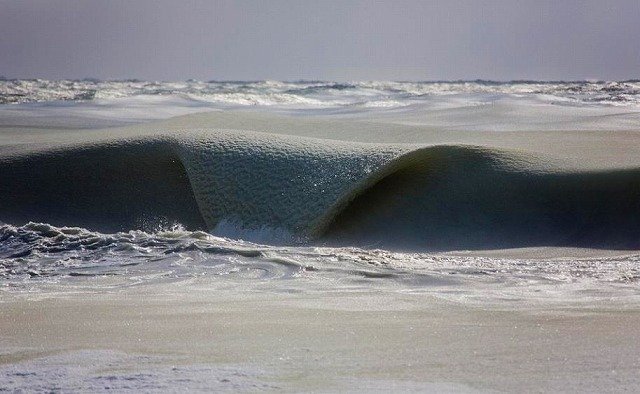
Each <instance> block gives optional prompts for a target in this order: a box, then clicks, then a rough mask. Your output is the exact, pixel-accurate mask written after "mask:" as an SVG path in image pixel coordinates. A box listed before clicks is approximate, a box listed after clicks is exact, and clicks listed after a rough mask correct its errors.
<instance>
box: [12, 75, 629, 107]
mask: <svg viewBox="0 0 640 394" xmlns="http://www.w3.org/2000/svg"><path fill="white" fill-rule="evenodd" d="M156 96H163V97H171V96H173V97H179V98H183V99H187V100H191V101H194V102H197V103H200V104H202V105H207V106H212V107H220V108H228V107H242V106H267V107H285V108H287V107H289V108H300V109H304V108H308V109H317V108H326V109H346V110H354V109H358V108H360V109H361V110H366V109H369V110H376V109H385V108H399V107H405V106H410V105H415V104H424V103H432V104H434V105H443V103H444V105H446V101H447V98H449V99H450V100H454V101H455V100H456V99H459V98H461V97H467V98H469V97H470V98H472V99H473V100H475V101H478V102H483V101H487V100H488V101H495V100H496V99H498V98H500V97H503V98H504V97H512V98H517V97H522V96H536V97H538V98H539V99H540V100H543V101H546V102H555V103H558V102H560V103H564V104H567V105H585V104H607V105H634V106H635V105H638V104H640V82H638V81H622V82H607V81H578V82H545V81H513V82H494V81H439V82H384V81H372V82H350V83H337V82H323V81H310V82H308V81H301V82H277V81H256V82H218V81H209V82H204V81H195V80H189V81H184V82H157V81H138V80H128V81H99V80H75V81H71V80H59V81H48V80H40V79H37V80H0V104H6V103H34V102H51V101H60V100H64V101H92V100H111V99H122V98H131V97H156ZM443 100H444V101H443Z"/></svg>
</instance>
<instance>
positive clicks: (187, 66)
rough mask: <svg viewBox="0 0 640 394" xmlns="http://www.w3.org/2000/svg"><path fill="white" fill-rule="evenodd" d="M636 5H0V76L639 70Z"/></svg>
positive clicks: (330, 76) (16, 1)
mask: <svg viewBox="0 0 640 394" xmlns="http://www.w3.org/2000/svg"><path fill="white" fill-rule="evenodd" d="M638 21H640V1H639V0H508V1H507V0H441V1H436V0H432V1H429V0H388V1H361V0H351V1H350V0H338V1H334V0H322V1H318V0H309V1H305V0H261V1H251V0H245V1H240V0H238V1H226V0H221V1H215V0H214V1H200V0H174V1H168V0H149V1H147V0H136V1H130V0H93V1H92V0H45V1H41V0H11V1H9V0H0V75H2V76H5V77H7V78H46V79H82V78H99V79H129V78H131V79H133V78H137V79H145V80H185V79H190V78H193V79H200V80H265V79H272V80H299V79H306V80H336V81H348V80H457V79H491V80H514V79H536V80H583V79H601V80H623V79H634V78H635V79H638V78H640V22H638Z"/></svg>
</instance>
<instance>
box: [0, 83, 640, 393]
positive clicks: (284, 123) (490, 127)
mask: <svg viewBox="0 0 640 394" xmlns="http://www.w3.org/2000/svg"><path fill="white" fill-rule="evenodd" d="M639 126H640V82H639V81H621V82H607V81H578V82H563V81H555V82H544V81H513V82H494V81H435V82H384V81H370V82H349V83H344V82H340V83H339V82H326V81H297V82H279V81H231V82H226V81H208V82H205V81H196V80H189V81H183V82H158V81H139V80H126V81H99V80H77V81H66V80H65V81H48V80H0V168H2V172H1V173H0V201H1V202H2V203H1V204H0V300H4V303H5V304H6V305H9V304H11V303H12V302H13V303H19V302H35V300H52V299H53V300H56V299H59V298H60V299H64V300H72V301H73V302H80V300H82V299H83V298H84V297H88V298H90V299H96V298H95V297H105V298H107V299H112V298H113V297H115V298H114V299H118V300H119V301H118V302H121V303H122V304H118V305H126V303H127V302H128V301H126V297H125V296H126V295H130V296H131V297H142V299H144V297H145V296H144V294H147V295H148V294H152V296H148V297H149V302H153V300H156V299H160V298H164V296H161V294H165V295H166V294H171V297H177V295H180V296H185V297H186V296H187V295H186V294H203V292H205V293H206V294H207V296H206V297H204V298H198V302H208V301H206V299H207V297H213V298H216V297H218V295H219V296H220V297H221V298H220V299H224V300H233V299H239V300H246V299H250V300H251V302H249V303H250V304H252V305H255V298H256V297H257V298H258V299H259V298H262V297H264V298H266V299H269V300H280V299H281V297H284V299H285V301H284V302H285V304H286V302H295V303H298V302H302V303H303V305H304V308H307V309H313V308H320V309H323V308H324V309H326V308H329V309H331V310H334V309H333V308H336V307H335V306H332V307H326V306H325V307H322V306H318V305H324V303H325V302H326V305H334V304H335V302H336V301H335V299H341V297H345V301H344V302H345V303H346V304H348V305H351V306H348V307H345V308H346V309H348V310H352V311H356V312H358V313H360V312H364V311H368V310H370V309H371V308H374V307H373V306H371V305H373V304H375V303H376V302H377V301H374V300H377V298H376V297H378V296H379V295H386V296H384V297H388V300H387V301H383V304H384V303H387V302H388V304H385V305H386V306H384V310H385V311H394V310H397V311H403V310H405V309H406V308H405V306H406V305H405V302H406V303H413V302H415V303H421V302H423V301H419V300H427V299H428V300H436V301H433V302H435V304H434V305H436V304H437V305H453V306H452V308H454V309H455V308H472V309H473V310H478V309H479V310H484V309H492V310H501V311H504V310H505V309H506V310H517V311H519V312H518V313H523V312H522V311H525V312H527V311H528V312H531V311H532V310H534V311H537V312H536V313H538V312H539V311H540V310H548V309H549V308H551V309H553V310H554V311H557V308H560V309H563V308H564V309H566V308H577V309H579V310H584V309H585V308H586V309H589V310H591V309H593V308H596V309H598V308H614V309H615V308H623V307H624V308H631V309H632V310H637V309H636V308H637V305H638V303H639V301H640V288H639V287H638V278H640V134H638V131H639V130H640V128H639ZM140 294H143V295H142V296H140ZM372 294H374V295H375V297H374V296H372ZM360 295H361V296H362V297H365V299H366V300H368V301H366V302H365V301H362V302H363V303H362V304H357V305H359V306H357V305H356V304H350V302H351V301H353V300H352V297H360ZM110 297H111V298H110ZM122 297H125V300H124V301H123V299H122ZM171 297H170V298H171ZM350 297H351V298H350ZM384 297H383V298H384ZM405 297H407V298H405ZM294 300H295V301H294ZM301 300H302V301H301ZM305 300H306V301H305ZM309 300H311V301H309ZM409 300H413V301H409ZM2 302H3V301H0V303H2ZM114 302H115V301H114ZM139 302H141V301H139ZM211 302H213V301H211ZM216 302H222V301H219V300H218V301H216ZM273 302H276V301H273ZM278 302H279V301H278ZM359 302H360V301H359ZM424 302H425V305H427V304H429V302H431V301H429V302H426V301H424ZM370 303H371V305H370ZM134 304H135V303H134ZM134 304H132V305H134ZM20 305H22V304H20ZM135 305H137V304H135ZM216 305H217V304H216ZM310 305H311V306H310ZM378 307H379V306H378ZM341 308H342V307H340V308H338V309H339V310H341ZM374 309H375V308H374ZM9 310H10V308H9V307H7V309H6V315H7V316H13V315H12V314H11V313H10V312H9ZM53 310H55V308H54V309H53ZM356 312H354V313H356ZM528 312H527V313H528ZM399 313H400V312H399ZM443 313H444V312H443ZM452 313H453V312H452ZM463 315H464V313H461V314H459V315H455V316H456V319H458V318H460V319H461V317H460V316H463ZM190 316H193V315H190ZM562 316H565V315H562ZM565 317H566V316H565ZM125 320H126V319H125ZM489 320H490V319H489ZM14 321H17V320H14ZM407 321H408V320H407ZM452 321H453V320H452ZM456 321H457V320H456ZM483 321H484V320H483ZM78 324H79V323H78ZM407 324H408V323H407ZM11 327H13V326H11ZM11 327H5V328H6V329H7V330H9V331H11V330H12V329H14V330H16V331H15V332H19V331H20V329H19V328H20V327H23V326H20V324H18V323H16V326H15V327H13V328H11ZM16 327H17V328H16ZM407 327H408V326H407ZM107 331H108V330H107ZM258 331H259V329H258ZM15 335H18V334H15ZM85 335H88V334H86V333H85ZM143 337H144V336H143ZM227 339H228V338H227ZM394 341H395V340H394ZM394 341H391V340H389V342H388V343H387V344H388V345H389V346H391V344H397V342H394ZM54 342H55V341H54ZM72 342H73V341H72ZM98 342H99V341H98ZM61 343H66V342H64V341H61ZM94 343H96V342H94ZM594 343H595V342H594ZM76 345H77V344H76ZM76 345H74V346H67V347H65V346H62V347H63V348H65V349H67V348H68V349H86V348H93V346H76ZM105 346H106V345H104V344H103V345H100V346H99V350H95V351H96V353H95V354H94V353H86V352H84V353H79V356H78V357H76V356H72V357H71V358H72V359H73V360H79V359H82V360H85V359H87V358H89V359H93V358H95V359H99V358H102V357H103V356H104V355H101V354H102V353H100V352H102V351H104V349H105ZM127 346H129V345H127ZM127 346H124V345H122V346H120V347H118V349H120V350H121V349H122V348H125V349H131V348H130V347H127ZM394 346H395V345H394ZM14 347H15V349H18V350H12V349H14ZM54 347H55V346H54ZM3 348H4V350H3V354H4V355H5V358H6V359H7V360H11V362H8V364H6V363H5V364H6V365H9V366H8V367H7V366H5V367H1V366H0V381H4V382H5V383H6V386H7V387H9V388H27V389H37V388H42V387H46V384H45V383H43V381H46V380H47V379H54V380H55V379H56V378H54V377H55V376H67V375H65V374H71V375H73V376H76V377H77V376H78V375H77V374H78V373H80V375H82V376H85V375H83V374H89V375H90V374H95V373H96V372H95V371H96V370H101V369H103V368H106V367H105V365H103V364H100V363H98V364H99V365H97V366H95V368H94V369H93V370H91V371H89V372H87V371H84V370H83V371H81V372H78V371H75V372H74V371H71V372H69V371H68V370H67V369H64V368H63V367H61V365H68V363H69V360H68V359H66V358H64V357H63V358H62V359H58V358H56V359H55V360H57V361H55V360H54V361H51V360H50V359H49V358H46V357H45V358H44V359H41V358H37V357H40V356H37V357H36V356H33V357H36V358H35V359H36V361H30V362H31V364H28V368H27V367H25V368H27V369H29V368H31V369H33V370H34V371H35V372H34V373H35V374H40V375H41V376H40V377H41V379H40V380H37V381H35V380H33V381H30V380H28V379H27V380H23V379H21V378H16V377H15V376H14V375H11V374H15V368H16V367H15V365H16V364H15V363H16V362H18V361H16V358H15V354H17V353H16V352H18V353H20V352H22V353H24V352H30V351H36V350H37V351H38V352H42V349H44V348H46V349H49V350H50V347H49V345H47V346H44V345H43V348H42V349H40V350H38V349H39V348H38V349H29V347H28V346H27V347H24V346H22V347H21V346H18V345H17V344H16V343H13V342H8V343H5V345H3ZM151 348H153V346H151ZM68 349H67V350H68ZM106 349H107V350H108V351H112V350H113V349H112V348H110V347H108V346H106ZM136 349H137V350H136V352H143V353H145V354H146V351H142V350H140V349H138V348H136ZM47 351H48V350H47ZM167 351H168V352H169V353H171V352H172V351H169V350H167ZM22 353H21V354H22ZM249 353H251V352H249ZM38 354H40V353H38ZM47 354H48V353H47ZM136 354H137V353H136ZM251 354H253V353H251ZM94 356H95V357H94ZM107 356H108V357H107ZM107 356H104V357H105V358H106V359H111V358H114V359H117V360H120V359H121V358H122V357H124V356H120V355H117V356H113V354H112V353H108V354H107ZM47 357H48V356H47ZM126 357H129V356H126ZM126 357H125V358H126ZM630 357H631V356H630ZM37 360H40V361H37ZM42 360H44V361H42ZM60 360H62V361H60ZM127 360H128V359H127ZM147 361H148V360H147ZM147 361H145V362H143V363H142V364H144V368H145V370H147V369H149V368H151V369H153V368H155V367H149V365H148V362H147ZM205 361H206V360H205ZM210 361H211V360H209V361H206V362H210ZM245 361H246V360H245ZM83 362H84V361H83ZM154 362H155V361H154ZM171 362H175V361H171ZM201 362H204V361H202V360H200V359H199V360H198V363H201ZM52 363H53V364H52ZM56 363H58V364H56ZM114 363H115V364H118V363H120V361H114ZM158 363H161V362H160V361H158ZM216 363H218V361H216ZM54 364H55V365H58V366H59V367H51V365H54ZM134 364H135V363H134ZM161 364H162V363H161ZM192 364H193V363H191V364H189V365H192ZM258 364H259V368H262V369H260V371H262V370H263V369H265V368H266V369H269V368H271V366H270V364H268V363H267V364H265V363H258ZM127 365H128V364H127ZM154 365H155V364H154ZM163 365H164V364H163ZM193 365H195V364H193ZM193 365H192V366H191V367H189V368H191V369H188V371H189V372H188V374H189V376H190V378H189V379H192V380H191V381H190V382H191V383H189V384H191V386H189V384H187V387H191V388H193V389H198V388H202V387H205V386H206V387H211V386H208V385H209V384H212V383H211V382H210V381H209V380H207V379H209V378H210V377H211V370H210V369H206V368H204V367H203V368H204V369H198V370H197V371H200V372H197V371H196V372H194V370H193V368H195V367H193ZM197 365H200V364H197ZM207 365H208V364H207ZM216 365H218V364H216ZM225 365H226V364H225ZM503 366H504V363H501V364H498V365H497V366H494V368H495V370H499V369H500V368H502V367H503ZM254 367H255V366H250V367H247V366H244V365H243V366H240V367H238V366H237V365H236V364H234V366H233V368H236V369H233V368H232V371H236V370H240V371H244V372H243V373H244V374H245V375H242V379H240V380H241V381H240V382H239V383H238V384H239V386H237V387H236V389H240V390H248V391H251V390H253V389H255V388H256V387H257V386H254V385H253V383H252V382H254V380H256V381H261V382H262V380H261V379H262V378H261V377H260V376H262V375H261V374H262V372H260V373H258V372H256V374H257V375H255V376H254V375H251V373H249V372H247V371H254V369H252V368H254ZM50 368H53V369H50ZM61 368H62V369H61ZM127 368H129V369H127V371H129V370H130V369H131V368H133V369H135V368H134V367H127ZM198 368H200V367H198ZM207 368H209V367H207ZM225 368H227V367H225ZM274 368H275V367H274ZM272 369H273V368H272ZM275 370H277V371H279V372H278V373H284V372H282V370H279V369H278V368H275ZM61 371H62V372H61ZM162 371H164V370H162ZM203 371H204V372H203ZM207 371H208V372H207ZM216 371H218V372H219V373H221V374H223V375H224V374H231V375H233V373H232V372H229V370H228V369H222V370H216ZM220 371H222V372H220ZM287 371H288V372H287V373H290V370H287ZM158 373H159V374H160V375H158V376H161V377H162V379H165V380H166V382H165V383H163V384H166V385H165V386H159V388H157V389H158V390H161V389H162V388H163V387H164V388H165V389H166V388H174V389H175V387H176V385H177V384H178V383H176V381H173V380H172V379H173V378H169V377H167V376H169V375H167V374H169V372H166V371H164V372H161V373H160V372H158ZM252 373H253V372H252ZM273 373H276V372H273ZM42 374H44V375H42ZM47 374H50V375H47ZM56 374H57V375H56ZM74 374H75V375H74ZM246 374H249V375H246ZM276 375H277V373H276ZM392 375H393V374H392ZM445 375H446V374H445ZM11 376H13V378H11ZM42 376H44V378H43V377H42ZM117 376H118V378H117V379H116V380H117V381H118V382H119V383H118V385H116V386H113V387H115V388H122V387H123V386H121V385H119V384H120V383H121V382H122V381H123V380H126V377H122V376H121V375H117ZM123 376H124V375H123ZM127 376H128V375H127ZM225 376H226V375H225ZM233 376H236V377H237V376H238V375H233ZM269 376H271V375H269ZM278 376H280V375H278ZM390 376H391V375H390ZM412 376H413V378H412V380H411V386H410V387H409V386H407V387H405V386H402V385H401V386H397V385H398V384H399V383H398V382H399V381H400V380H402V379H401V378H400V377H399V375H393V376H391V378H389V377H388V376H386V377H385V378H384V379H383V380H380V381H379V383H380V384H381V386H379V387H386V388H388V389H393V388H394V387H395V388H399V387H404V388H407V389H431V390H436V391H439V390H441V389H442V390H449V389H450V390H452V391H467V389H470V388H474V387H475V386H473V385H471V386H469V387H467V386H464V387H458V386H455V385H454V386H447V385H448V384H449V382H454V383H456V384H457V383H458V382H460V381H461V380H460V379H457V378H455V377H452V376H449V375H446V376H445V378H443V379H440V380H438V379H436V380H433V379H428V380H429V382H431V383H433V382H436V383H437V384H440V383H439V382H443V381H444V382H445V384H447V385H445V386H437V385H436V386H424V385H423V386H421V385H420V384H418V385H417V386H415V387H414V386H413V384H414V383H416V379H417V380H418V381H421V380H420V379H418V378H417V377H416V376H417V375H415V374H414V375H412ZM532 376H535V374H534V375H532ZM121 378H122V379H121ZM205 378H206V379H205ZM378 378H379V377H378ZM378 378H376V379H378ZM387 378H389V379H391V380H388V379H387ZM65 379H66V378H65ZM78 379H79V380H78ZM78 379H75V380H73V382H74V383H73V384H74V385H75V386H65V385H64V383H63V382H62V381H59V382H58V383H59V384H60V385H61V386H60V387H61V388H62V389H63V390H64V389H65V387H67V388H70V389H74V390H85V389H91V388H96V387H98V388H105V387H107V386H108V385H107V386H105V385H104V384H103V383H101V382H98V383H96V381H88V380H82V379H84V378H82V379H80V378H78ZM154 379H156V378H151V380H154ZM158 379H160V378H158ZM203 379H204V380H203ZM225 379H226V378H225ZM269 379H272V377H270V378H269ZM269 379H267V380H269ZM273 379H275V380H276V381H278V382H280V383H279V384H283V383H282V382H283V380H282V378H281V377H280V378H277V379H276V378H273ZM362 379H365V378H363V377H362V376H361V375H358V379H356V380H349V381H343V380H340V381H341V382H342V383H344V384H346V386H344V387H347V388H354V387H359V385H360V384H361V382H362ZM399 379H400V380H399ZM156 380H157V379H156ZM285 380H286V379H285ZM365 380H366V381H369V380H367V379H365ZM463 380H464V379H463ZM154 381H155V380H154ZM29 382H36V383H37V385H36V383H33V385H30V384H31V383H29ZM131 382H132V383H131V384H132V385H133V386H131V387H133V388H137V389H141V388H144V387H146V386H145V385H147V384H149V377H148V376H146V377H141V378H140V379H139V380H135V379H133V380H132V381H131ZM163 382H164V381H163ZM203 382H204V383H203ZM207 382H208V383H207ZM216 382H217V383H216V384H219V380H216ZM305 382H306V383H305V384H304V385H303V386H295V385H294V386H292V387H295V388H294V390H296V389H300V388H301V387H302V388H303V389H309V388H310V387H314V386H309V385H308V384H310V383H309V382H308V381H305ZM345 382H346V383H345ZM629 382H631V381H629ZM629 382H627V383H629ZM205 383H206V384H205ZM405 383H406V382H405ZM631 383H633V382H631ZM631 383H630V384H631ZM43 384H44V386H42V385H43ZM94 384H98V386H93V385H94ZM136 384H138V386H136ZM403 384H404V383H403ZM434 384H435V383H434ZM465 384H466V383H465ZM634 384H635V383H634ZM203 385H204V386H203ZM154 387H155V386H154ZM215 387H217V386H215ZM260 387H262V386H260ZM274 387H275V386H274ZM274 387H272V386H264V387H262V389H266V390H270V389H273V388H274ZM277 387H281V386H277ZM282 387H285V389H286V388H287V387H289V386H286V384H285V386H282ZM282 387H281V388H282ZM319 387H320V389H322V387H323V386H319ZM336 387H338V388H336V390H340V389H339V387H342V386H336ZM492 387H493V386H491V385H489V386H486V387H485V386H482V387H481V388H483V389H490V388H492ZM513 387H514V388H516V387H517V388H523V387H529V388H531V387H537V386H517V385H516V386H513ZM551 387H554V386H551ZM575 387H577V386H575ZM625 387H626V386H625ZM218 388H219V389H222V386H220V387H218ZM325 388H326V387H325ZM475 388H477V387H475ZM289 389H291V387H289ZM472 391H473V390H472Z"/></svg>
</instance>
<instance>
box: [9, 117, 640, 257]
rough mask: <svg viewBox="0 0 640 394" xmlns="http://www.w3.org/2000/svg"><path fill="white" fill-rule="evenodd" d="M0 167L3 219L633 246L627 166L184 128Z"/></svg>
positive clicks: (98, 226) (636, 191)
mask: <svg viewBox="0 0 640 394" xmlns="http://www.w3.org/2000/svg"><path fill="white" fill-rule="evenodd" d="M1 161H2V168H3V172H2V175H1V176H0V186H1V187H0V199H2V205H1V206H0V220H2V221H4V222H7V223H15V224H23V223H27V222H31V221H36V222H44V223H50V224H53V225H58V226H81V227H85V228H89V229H95V230H99V231H110V232H113V231H128V230H131V229H143V230H149V229H153V228H157V227H158V226H163V225H164V226H166V225H172V224H177V223H179V224H181V225H183V226H184V227H185V228H187V229H192V230H208V231H211V232H213V234H216V231H218V232H219V233H221V234H220V235H225V234H226V235H229V232H230V231H231V230H230V226H229V224H232V225H233V229H232V230H233V231H231V232H232V233H235V234H239V236H241V237H242V236H249V237H250V236H251V235H252V234H253V235H256V234H259V235H260V236H261V237H263V238H261V241H268V239H269V238H268V237H267V238H264V234H265V232H267V233H269V234H277V235H278V237H279V238H280V239H279V241H278V242H285V243H286V242H294V243H312V244H318V243H319V244H329V245H340V246H350V245H357V246H363V245H364V246H366V245H369V246H372V245H373V246H376V247H384V248H388V249H402V250H416V251H421V250H422V251H443V250H467V249H498V248H515V247H532V246H562V247H595V248H603V249H639V248H640V240H639V238H640V236H639V234H640V168H637V167H628V168H617V169H615V168H613V169H601V170H584V169H576V168H572V167H571V166H566V165H563V164H562V163H561V162H556V161H554V160H552V159H549V158H547V157H542V156H539V155H535V154H532V153H527V152H522V151H518V150H514V149H502V148H500V149H498V148H489V147H483V146H475V145H470V144H398V143H395V144H394V143H386V144H383V143H359V142H348V141H336V140H328V139H319V138H309V137H300V136H291V135H282V134H274V133H265V132H252V131H239V130H219V129H199V130H194V129H187V130H182V131H181V132H180V133H175V132H166V133H163V132H155V133H152V134H150V135H142V134H139V135H133V136H131V135H128V136H127V137H126V138H125V137H123V136H119V135H117V133H114V135H112V136H109V137H104V138H102V139H99V140H97V141H93V142H65V143H63V144H61V145H54V146H43V147H37V148H33V149H31V151H27V152H26V153H21V154H16V153H15V152H14V153H13V154H12V155H7V156H4V157H1ZM265 229H267V230H265ZM283 234H284V235H286V237H285V236H283ZM283 239H284V241H283ZM274 241H275V240H274Z"/></svg>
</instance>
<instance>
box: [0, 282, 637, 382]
mask: <svg viewBox="0 0 640 394" xmlns="http://www.w3.org/2000/svg"><path fill="white" fill-rule="evenodd" d="M0 315H1V317H2V318H1V319H0V332H1V333H2V334H1V337H0V338H1V341H2V342H1V343H2V348H3V352H2V355H1V356H0V362H1V364H2V366H3V367H4V366H6V365H8V364H12V363H21V362H22V363H24V362H26V361H28V360H31V361H33V360H37V359H38V358H42V357H50V356H51V355H55V354H69V357H71V358H72V359H73V357H74V354H75V353H73V352H78V351H87V350H90V351H93V352H94V353H89V356H87V354H86V353H82V354H83V356H82V357H84V358H87V357H88V358H89V359H91V358H92V357H100V356H101V353H100V352H99V351H102V350H110V351H117V352H124V353H125V354H128V355H137V356H139V355H148V356H153V357H156V356H158V357H161V360H162V361H160V362H159V363H158V364H155V366H154V367H153V368H155V369H162V368H167V367H168V366H175V365H182V366H186V367H188V366H189V365H208V366H210V367H211V368H218V369H219V368H224V367H226V366H230V365H231V366H235V367H236V368H240V369H239V370H241V371H242V370H246V371H252V370H259V371H262V372H261V374H259V375H258V376H257V377H256V381H257V382H260V383H261V384H263V386H259V387H263V388H264V387H266V388H268V389H284V390H285V391H323V392H324V391H341V390H350V391H368V390H375V389H379V390H391V389H398V390H405V391H411V390H431V391H433V390H435V391H456V392H457V391H476V390H479V391H486V390H489V391H492V390H499V391H529V392H538V391H563V392H600V391H624V390H633V389H634V388H636V387H638V384H640V375H639V374H638V371H639V369H640V356H638V355H639V354H640V330H638V329H637V327H638V326H639V324H640V311H639V310H638V308H637V307H633V306H625V305H619V304H618V305H616V304H611V305H588V306H587V305H578V306H575V307H567V306H563V307H561V308H557V307H551V306H544V305H525V306H524V307H523V305H513V306H512V307H509V306H508V303H506V302H505V304H503V305H501V306H500V308H490V307H486V306H484V307H478V306H471V305H464V304H460V303H458V304H454V303H448V302H445V301H442V300H437V299H434V298H431V297H429V296H427V295H423V294H409V293H404V294H403V293H402V292H361V291H359V292H352V293H349V292H342V293H333V294H324V295H322V294H318V295H313V294H307V295H303V294H286V293H243V292H242V291H241V290H231V291H219V290H218V291H210V290H207V289H206V287H198V286H195V287H194V286H190V285H185V284H184V283H183V284H177V285H153V286H145V287H140V288H131V289H126V290H120V291H117V292H113V293H94V294H31V295H13V296H10V295H7V294H5V295H3V296H2V303H1V304H0ZM69 352H71V353H69ZM92 355H93V356H92ZM41 364H45V365H50V364H51V362H50V361H46V359H45V362H44V363H42V362H41V363H40V364H38V363H37V362H36V364H35V365H36V366H32V367H31V369H34V370H35V373H36V374H37V373H38V371H37V369H38V367H37V365H41ZM123 365H124V364H123V363H120V365H119V368H120V369H122V368H125V369H130V371H129V372H135V370H136V368H138V367H136V366H135V365H130V366H128V367H126V366H123ZM238 366H240V367H238ZM140 367H142V366H140ZM107 369H108V368H107ZM0 370H2V368H0ZM23 370H24V371H28V370H29V368H23ZM200 378H201V379H205V378H206V374H205V373H203V374H202V376H200ZM2 379H7V377H6V376H4V377H2ZM195 379H196V380H198V377H196V378H195ZM221 387H224V386H221ZM221 387H219V388H221ZM256 387H258V386H255V387H254V386H251V387H244V389H247V390H248V391H252V390H253V389H256Z"/></svg>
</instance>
